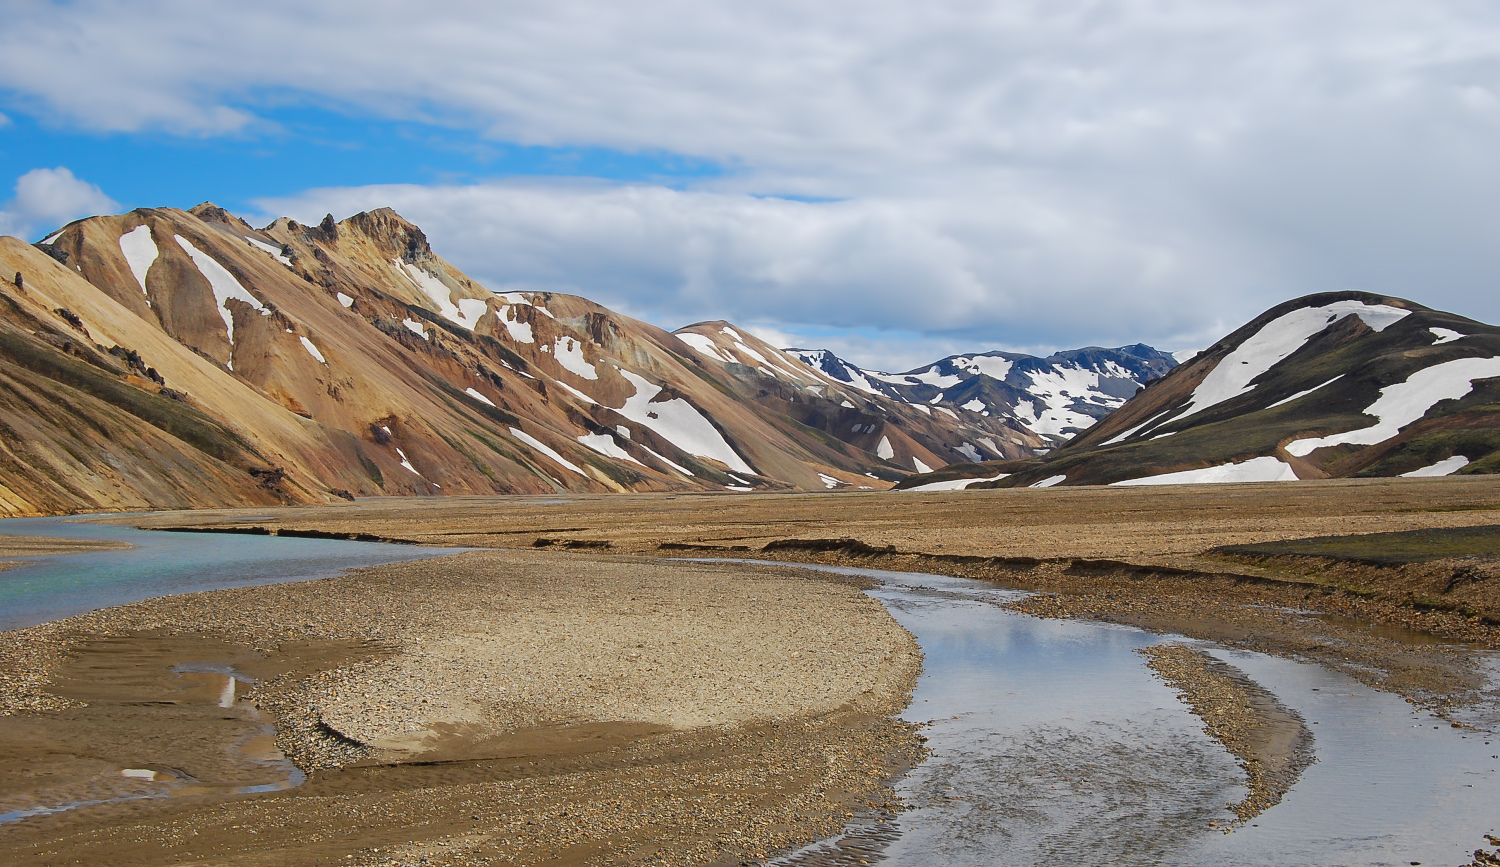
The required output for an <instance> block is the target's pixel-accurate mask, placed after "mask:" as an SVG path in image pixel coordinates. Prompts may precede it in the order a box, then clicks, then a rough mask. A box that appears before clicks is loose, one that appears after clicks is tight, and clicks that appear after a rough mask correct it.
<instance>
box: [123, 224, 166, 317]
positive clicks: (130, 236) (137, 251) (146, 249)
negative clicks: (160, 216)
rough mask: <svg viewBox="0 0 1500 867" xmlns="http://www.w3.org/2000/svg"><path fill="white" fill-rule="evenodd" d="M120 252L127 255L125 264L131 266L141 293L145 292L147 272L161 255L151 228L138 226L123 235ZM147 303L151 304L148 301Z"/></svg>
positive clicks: (131, 271)
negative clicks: (153, 238) (152, 238)
mask: <svg viewBox="0 0 1500 867" xmlns="http://www.w3.org/2000/svg"><path fill="white" fill-rule="evenodd" d="M120 252H121V253H124V254H125V264H127V265H129V266H130V273H131V274H134V275H135V282H137V283H139V284H141V292H145V291H146V272H147V271H149V270H151V263H152V262H155V261H156V257H157V256H158V255H159V254H160V251H159V250H157V249H156V242H155V241H153V240H151V227H150V226H146V225H141V226H136V227H135V228H134V229H131V230H130V231H128V232H126V233H125V234H123V235H121V236H120ZM146 303H147V304H150V303H151V302H150V301H149V300H148V301H147V302H146Z"/></svg>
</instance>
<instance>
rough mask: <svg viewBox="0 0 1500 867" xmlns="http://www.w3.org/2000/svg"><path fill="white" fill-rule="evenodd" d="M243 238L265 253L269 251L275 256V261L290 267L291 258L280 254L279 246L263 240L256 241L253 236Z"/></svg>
mask: <svg viewBox="0 0 1500 867" xmlns="http://www.w3.org/2000/svg"><path fill="white" fill-rule="evenodd" d="M245 240H246V241H249V242H250V244H251V246H254V247H258V248H260V249H262V250H264V251H266V252H267V253H270V254H271V255H272V256H275V257H276V261H278V262H280V263H281V264H283V265H285V266H287V267H288V268H290V267H292V260H291V259H288V258H287V257H286V256H284V255H282V253H281V248H280V247H276V246H272V245H271V244H267V243H266V242H265V241H257V240H255V239H254V238H246V239H245Z"/></svg>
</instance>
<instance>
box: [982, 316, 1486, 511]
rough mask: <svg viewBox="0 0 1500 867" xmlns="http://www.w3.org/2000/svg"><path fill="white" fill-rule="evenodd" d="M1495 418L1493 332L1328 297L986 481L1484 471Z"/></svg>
mask: <svg viewBox="0 0 1500 867" xmlns="http://www.w3.org/2000/svg"><path fill="white" fill-rule="evenodd" d="M1497 423H1500V329H1497V328H1495V327H1493V326H1490V325H1485V324H1483V323H1480V322H1475V321H1473V320H1470V319H1465V318H1463V317H1461V316H1456V315H1453V314H1451V313H1443V312H1441V311H1437V310H1431V309H1428V308H1426V307H1423V306H1422V305H1420V304H1415V303H1413V302H1411V301H1407V300H1404V299H1401V298H1391V297H1385V296H1379V295H1370V294H1367V293H1360V292H1338V293H1328V294H1321V295H1312V296H1308V297H1306V298H1299V299H1297V300H1295V301H1289V302H1287V303H1285V304H1281V305H1279V306H1277V307H1275V308H1272V309H1271V310H1268V311H1266V312H1265V313H1263V314H1261V315H1260V316H1258V317H1256V318H1255V319H1254V320H1253V321H1251V322H1250V323H1248V324H1246V325H1245V326H1244V327H1242V328H1240V329H1238V330H1237V331H1235V332H1234V333H1233V334H1230V335H1229V336H1228V337H1225V338H1224V339H1223V340H1221V341H1219V342H1218V343H1216V344H1214V345H1213V346H1212V347H1210V348H1209V349H1207V350H1205V351H1204V352H1202V353H1200V354H1199V355H1198V356H1197V357H1195V358H1193V359H1192V360H1190V361H1188V362H1187V363H1185V364H1183V365H1182V366H1180V367H1178V368H1176V369H1175V370H1173V371H1172V372H1171V373H1170V374H1168V375H1167V376H1165V377H1163V378H1162V379H1160V380H1157V381H1156V382H1153V383H1151V384H1150V385H1149V386H1147V387H1146V388H1145V389H1144V390H1143V391H1142V392H1141V393H1140V394H1139V395H1137V396H1135V397H1133V398H1132V399H1130V400H1129V401H1127V402H1126V403H1125V405H1124V406H1123V407H1121V408H1120V409H1119V410H1118V411H1116V412H1115V413H1113V414H1111V415H1110V416H1108V417H1106V418H1105V419H1104V420H1103V421H1101V422H1100V423H1099V424H1098V425H1096V426H1094V427H1092V428H1090V429H1088V430H1087V431H1085V432H1084V433H1082V434H1080V435H1079V436H1078V437H1077V438H1076V439H1074V440H1073V441H1072V442H1070V443H1069V444H1068V445H1067V446H1066V447H1064V448H1063V449H1060V450H1059V451H1057V452H1055V453H1054V454H1052V455H1049V456H1048V457H1047V459H1046V460H1044V461H1042V462H1039V463H1038V464H1036V465H1034V466H1031V467H1029V468H1026V469H1024V470H1022V471H1021V472H1017V473H1014V474H1013V475H1011V476H1010V477H1008V478H1005V479H1002V480H998V481H996V482H994V483H992V484H994V485H997V486H1015V485H1023V486H1024V485H1039V484H1049V485H1050V484H1121V483H1124V484H1166V483H1174V482H1229V481H1284V480H1294V479H1316V478H1329V477H1345V476H1398V475H1444V474H1449V473H1489V472H1494V471H1495V469H1496V467H1500V428H1497ZM978 471H979V469H978V468H976V472H978Z"/></svg>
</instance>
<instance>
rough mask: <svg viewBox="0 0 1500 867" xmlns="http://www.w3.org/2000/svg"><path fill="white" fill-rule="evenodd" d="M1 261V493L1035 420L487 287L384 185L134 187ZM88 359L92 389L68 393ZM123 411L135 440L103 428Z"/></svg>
mask: <svg viewBox="0 0 1500 867" xmlns="http://www.w3.org/2000/svg"><path fill="white" fill-rule="evenodd" d="M0 269H3V273H4V274H5V275H7V276H8V275H10V274H12V273H14V272H21V273H22V274H23V277H24V281H23V286H22V287H21V288H19V289H18V288H17V287H15V286H13V285H11V284H10V283H9V281H6V282H5V283H3V284H0V295H3V296H4V298H5V299H6V302H7V304H8V305H9V309H8V310H7V311H4V312H3V314H0V325H3V327H4V329H5V335H6V340H5V342H4V346H0V373H4V374H5V375H7V376H9V377H10V379H9V380H8V387H9V388H10V396H9V397H8V398H7V404H6V407H7V416H6V420H7V425H8V426H7V428H6V429H5V430H4V431H0V441H3V442H0V445H4V446H5V448H6V452H5V454H4V455H3V457H0V483H3V484H4V485H6V487H7V488H8V490H9V493H4V494H3V496H4V498H5V501H6V502H5V504H4V505H3V506H0V508H3V510H4V512H5V513H6V514H23V513H34V512H48V511H67V510H78V509H92V508H127V507H128V508H141V507H158V506H191V505H214V504H236V503H261V502H288V503H298V502H322V501H328V500H332V499H336V498H339V497H348V496H376V495H400V494H488V493H511V492H520V493H550V492H558V491H578V492H609V491H651V490H657V491H671V490H716V491H725V490H746V489H751V490H779V489H811V490H826V489H829V488H858V487H871V488H881V487H886V486H888V485H889V484H890V483H891V482H892V481H895V480H897V479H900V478H902V477H903V476H904V475H906V474H909V473H911V472H913V471H915V470H920V469H923V468H934V469H935V468H938V467H941V466H943V465H946V464H948V463H951V462H954V461H964V460H969V459H972V458H973V457H974V456H976V455H978V456H984V455H986V454H1001V455H1005V454H1021V453H1025V452H1027V451H1028V450H1029V449H1031V448H1034V447H1036V446H1037V445H1040V441H1039V440H1037V439H1036V438H1035V437H1033V436H1031V435H1030V434H1029V432H1028V431H1027V430H1025V428H1024V427H1018V426H1010V425H1007V424H1004V423H1001V422H998V421H997V422H993V423H988V424H984V423H978V422H976V420H975V419H966V418H960V417H959V416H958V414H957V413H954V412H952V411H951V410H948V411H940V410H931V409H928V410H913V409H912V408H911V407H909V406H907V405H905V404H903V403H900V402H898V401H892V400H889V399H887V398H885V397H883V396H880V395H869V394H866V393H863V392H861V391H859V390H858V389H853V388H850V387H849V386H848V385H847V384H845V383H841V382H837V381H835V380H832V379H829V378H827V377H824V376H821V375H819V374H817V373H815V372H813V371H810V370H808V369H807V368H806V367H804V366H802V365H800V364H798V363H797V362H796V361H794V360H793V359H792V358H790V357H789V356H786V355H785V354H783V353H781V352H780V351H779V350H777V349H775V348H773V347H770V346H768V345H766V344H764V343H763V342H761V341H758V340H756V339H755V338H753V337H752V336H750V335H748V334H741V333H740V332H737V331H736V332H735V334H736V335H737V338H736V340H735V341H733V342H732V343H734V344H735V345H737V346H739V347H744V349H743V350H741V349H735V348H734V347H733V346H731V347H730V349H731V351H732V352H741V353H742V354H743V356H744V357H743V358H741V357H739V356H735V357H734V359H733V360H726V358H725V357H720V356H716V355H715V354H714V353H712V352H705V350H704V347H703V346H702V345H701V340H698V341H697V343H694V342H693V341H695V340H697V339H696V338H693V337H692V336H691V335H692V334H695V333H698V332H700V331H703V330H704V329H703V328H701V327H694V328H693V329H685V330H684V331H683V332H681V333H680V334H677V335H674V334H672V333H669V332H667V331H664V330H662V329H660V328H657V327H655V326H652V325H649V324H647V323H643V322H640V321H637V320H634V319H631V318H629V317H626V316H621V315H619V314H617V313H614V312H613V311H610V310H608V309H606V308H604V307H601V306H599V305H597V304H594V303H592V302H590V301H588V300H586V299H584V298H581V297H577V296H571V295H563V294H553V293H532V292H511V293H501V294H496V293H493V292H491V291H490V290H489V289H487V288H485V287H483V286H480V285H479V284H478V283H476V282H475V281H473V280H471V279H470V278H469V277H467V276H466V275H464V274H463V273H462V272H460V271H459V270H458V269H456V268H455V267H453V266H452V265H451V264H449V263H447V262H445V261H444V260H443V259H442V258H441V257H439V256H437V255H436V254H435V253H434V252H433V251H432V249H431V248H430V246H429V245H428V242H427V239H426V237H425V236H424V235H423V233H422V231H421V230H420V229H419V228H417V227H416V226H414V225H412V224H410V223H408V222H407V221H405V220H403V219H402V218H401V217H400V216H398V215H396V214H395V213H394V212H392V211H389V210H385V209H383V210H378V211H373V212H369V213H361V214H357V215H355V216H353V217H350V218H349V219H347V220H344V221H342V222H336V221H334V220H333V219H332V218H328V219H326V220H324V221H323V222H322V223H321V224H319V225H317V226H306V225H300V224H298V223H296V222H294V221H291V220H288V219H279V220H277V221H275V222H274V223H272V224H271V225H269V226H267V227H265V228H263V229H255V228H253V227H251V226H249V225H248V224H246V223H244V222H243V221H241V220H239V219H238V218H236V217H234V216H233V215H231V214H228V213H227V212H225V211H223V210H222V209H220V208H217V207H215V206H213V205H208V204H205V205H201V206H199V207H197V208H194V209H193V210H192V211H191V212H187V211H180V210H175V209H141V210H137V211H132V212H130V213H128V214H122V215H118V216H104V217H93V218H89V219H86V220H81V221H79V222H76V223H73V224H71V225H69V226H67V227H65V228H64V229H62V230H60V231H59V232H57V233H55V234H54V235H52V236H49V237H48V238H47V239H46V241H44V242H43V243H41V244H37V245H34V246H33V245H27V244H24V243H22V242H20V241H17V240H15V239H5V240H4V242H3V243H0ZM716 326H717V327H718V328H719V329H720V330H722V329H725V328H729V329H731V330H733V329H732V326H728V325H727V323H717V324H716ZM695 329H696V330H695ZM719 337H721V338H722V337H724V335H723V334H720V335H719ZM685 338H686V340H685ZM751 347H753V349H752V348H751ZM111 353H113V354H111ZM752 355H754V356H759V357H760V359H762V361H763V362H764V363H762V361H755V360H754V358H753V357H752ZM54 357H56V358H59V359H63V360H65V361H66V364H62V362H58V363H53V361H52V360H51V359H54ZM748 362H754V363H753V364H752V363H748ZM75 367H76V368H77V371H74V370H73V368H75ZM64 368H66V369H64ZM80 371H81V372H80ZM85 374H87V376H85ZM80 378H83V379H88V380H89V382H90V383H92V384H91V385H90V386H89V388H90V389H92V391H85V392H84V394H85V396H86V397H87V398H88V399H87V400H83V399H81V398H80V400H78V401H73V400H71V396H72V394H73V392H72V391H69V389H73V390H77V389H78V388H80V386H78V385H77V384H76V383H77V381H81V380H80ZM101 395H102V396H101ZM90 401H92V402H90ZM124 431H130V432H132V436H134V437H135V438H136V439H135V440H131V441H130V443H131V444H130V447H129V449H128V454H124V453H120V454H117V453H116V451H117V450H112V449H111V448H108V447H106V446H105V445H104V443H105V442H108V441H111V437H113V436H114V435H115V434H116V432H122V433H121V435H122V436H123V432H124ZM984 441H989V442H990V443H992V446H984V447H983V448H989V449H990V451H989V452H983V451H980V450H979V449H980V448H981V446H980V445H979V444H980V443H983V442H984ZM121 442H122V445H121V448H122V449H123V448H125V446H124V445H123V443H124V440H122V441H121ZM116 464H118V466H116ZM104 467H109V468H110V470H109V471H106V470H104V469H103V468H104ZM42 479H45V480H47V481H46V483H45V484H44V483H42V482H41V481H39V480H42Z"/></svg>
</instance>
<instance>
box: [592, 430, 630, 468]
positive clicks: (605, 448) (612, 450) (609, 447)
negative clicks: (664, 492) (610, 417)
mask: <svg viewBox="0 0 1500 867" xmlns="http://www.w3.org/2000/svg"><path fill="white" fill-rule="evenodd" d="M578 441H579V442H581V443H583V444H584V445H586V446H588V447H589V448H591V449H593V450H594V451H596V452H598V453H599V454H601V455H604V456H605V457H607V458H617V459H619V460H622V461H630V462H631V463H632V464H640V463H641V462H640V461H638V460H636V459H635V458H633V457H631V456H630V452H627V451H625V450H624V449H622V448H620V446H619V444H617V443H616V442H615V438H614V437H612V436H610V435H609V434H584V435H583V436H581V437H579V438H578ZM641 466H645V464H641Z"/></svg>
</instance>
